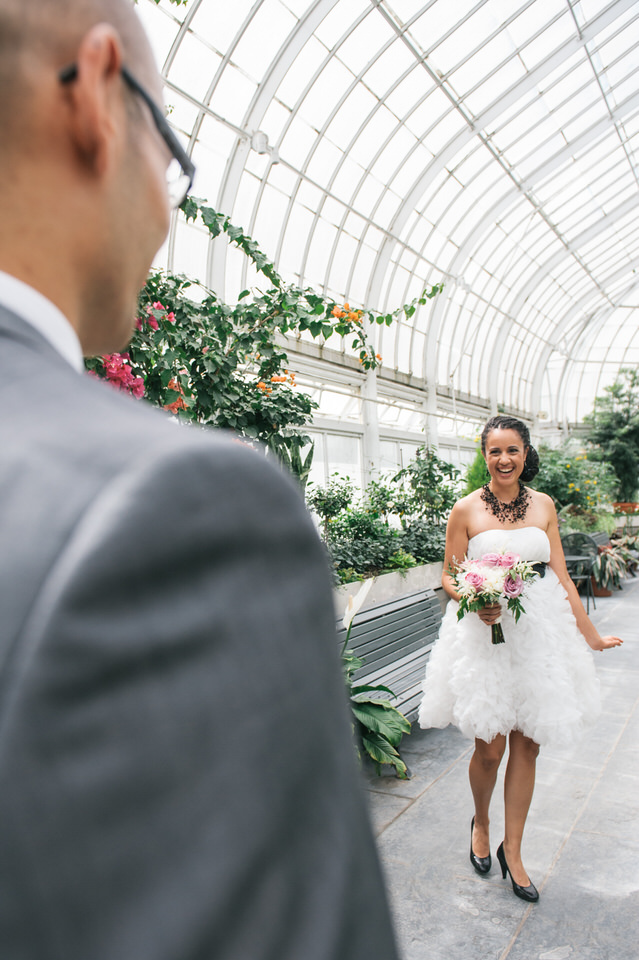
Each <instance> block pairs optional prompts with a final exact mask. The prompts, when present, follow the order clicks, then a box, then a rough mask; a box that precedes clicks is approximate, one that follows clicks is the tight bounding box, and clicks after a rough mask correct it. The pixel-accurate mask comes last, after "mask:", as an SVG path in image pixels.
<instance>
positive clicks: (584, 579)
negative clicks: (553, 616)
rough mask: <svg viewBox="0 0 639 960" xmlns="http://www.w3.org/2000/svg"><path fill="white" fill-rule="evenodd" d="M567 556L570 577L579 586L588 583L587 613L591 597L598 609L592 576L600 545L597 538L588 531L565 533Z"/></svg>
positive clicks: (564, 543)
mask: <svg viewBox="0 0 639 960" xmlns="http://www.w3.org/2000/svg"><path fill="white" fill-rule="evenodd" d="M561 544H562V546H563V548H564V555H565V557H566V566H567V567H568V573H569V575H570V579H571V580H572V582H573V583H574V584H575V586H576V587H577V588H579V585H580V584H582V583H584V584H585V585H586V613H590V598H591V597H592V605H593V607H594V608H595V610H596V609H597V604H596V603H595V595H594V592H593V589H592V576H593V570H594V566H595V559H596V557H597V551H598V549H599V548H598V546H597V543H596V542H595V540H593V538H592V537H591V536H590V535H589V534H587V533H564V534H563V536H562V538H561Z"/></svg>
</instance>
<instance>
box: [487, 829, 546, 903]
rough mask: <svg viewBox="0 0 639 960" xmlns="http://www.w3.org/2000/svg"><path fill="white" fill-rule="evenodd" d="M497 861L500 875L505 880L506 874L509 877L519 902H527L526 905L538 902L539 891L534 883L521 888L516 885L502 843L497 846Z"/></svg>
mask: <svg viewBox="0 0 639 960" xmlns="http://www.w3.org/2000/svg"><path fill="white" fill-rule="evenodd" d="M497 859H498V860H499V864H500V866H501V875H502V877H503V878H504V880H505V879H506V874H508V875H509V877H510V882H511V883H512V885H513V893H514V894H515V896H516V897H519V898H520V900H527V901H528V903H536V902H537V900H539V891H538V890H537V887H536V886H535V884H534V883H530V884H529V885H528V886H527V887H522V886H520V885H519V884H518V883H515V881H514V880H513V875H512V873H511V872H510V868H509V866H508V864H507V863H506V855H505V853H504V844H503V842H502V843H500V844H499V850H498V851H497Z"/></svg>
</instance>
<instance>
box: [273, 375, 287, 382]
mask: <svg viewBox="0 0 639 960" xmlns="http://www.w3.org/2000/svg"><path fill="white" fill-rule="evenodd" d="M271 383H286V377H275V376H273V377H271Z"/></svg>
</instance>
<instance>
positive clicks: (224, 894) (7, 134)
mask: <svg viewBox="0 0 639 960" xmlns="http://www.w3.org/2000/svg"><path fill="white" fill-rule="evenodd" d="M160 103H161V84H160V79H159V76H158V74H157V71H156V69H155V67H154V65H153V60H152V56H151V52H150V49H149V46H148V43H147V41H146V38H145V37H144V34H143V32H142V30H141V28H140V26H139V24H138V21H137V19H136V17H135V15H134V13H133V9H132V7H131V4H130V3H129V0H0V130H1V132H2V136H1V137H0V271H1V272H0V404H1V409H2V411H3V414H2V419H1V421H0V543H1V544H2V554H3V559H2V564H1V568H0V611H1V615H2V626H1V627H0V955H1V956H2V957H3V958H5V957H6V958H7V960H54V958H55V960H129V958H130V960H267V958H268V960H375V958H379V960H393V958H394V957H395V956H396V953H395V947H394V942H393V936H392V931H391V926H390V922H389V919H388V910H387V906H386V901H385V896H384V891H383V886H382V883H381V879H380V872H379V865H378V862H377V857H376V853H375V849H374V844H373V840H372V836H371V832H370V826H369V823H368V816H367V812H366V809H365V806H364V802H363V796H362V791H361V788H360V785H359V783H358V778H357V773H356V770H355V768H354V761H353V756H352V745H351V742H350V730H349V721H348V716H347V709H346V703H345V697H344V690H343V684H342V678H341V676H340V671H339V666H338V662H337V656H336V645H335V636H334V618H333V611H332V603H331V593H330V585H329V580H328V574H327V570H326V566H325V562H324V559H323V554H322V550H321V546H320V544H319V542H318V540H317V538H316V536H315V534H314V531H313V527H312V524H311V523H310V521H309V519H308V517H307V516H306V513H305V510H304V506H303V503H302V501H301V499H300V498H299V495H298V494H297V492H296V490H295V489H294V487H293V485H292V483H289V482H287V481H286V480H285V479H283V478H282V477H281V476H280V475H279V474H278V473H277V472H276V471H275V470H273V469H272V468H271V467H269V466H268V464H267V463H266V462H265V461H264V459H263V458H261V457H260V456H258V455H256V454H255V453H253V452H252V451H250V450H248V449H246V448H245V447H243V446H242V445H240V444H237V443H234V442H232V441H230V440H227V439H225V438H223V437H219V436H216V435H213V434H210V433H205V432H202V431H197V430H191V429H175V427H173V426H172V425H170V424H168V423H167V422H166V420H165V418H163V416H162V415H160V414H158V413H157V412H156V411H153V410H151V409H150V408H147V407H145V406H144V405H143V404H141V403H140V404H138V403H136V402H135V401H133V400H131V399H129V398H126V397H122V396H120V395H118V394H116V393H115V392H114V391H112V390H111V389H110V388H109V387H108V386H106V385H105V384H101V383H98V382H96V381H94V380H92V379H91V378H89V377H85V376H83V375H82V372H81V371H82V363H81V354H82V353H84V354H85V355H92V354H97V353H106V352H112V351H115V350H117V349H120V348H122V347H123V346H124V344H125V343H126V341H127V339H128V337H129V336H130V333H131V327H132V322H133V318H134V315H135V303H136V295H137V291H138V289H139V288H140V287H141V285H142V284H143V282H144V280H145V276H146V272H147V270H148V267H149V265H150V262H151V260H152V257H153V255H154V253H155V251H156V250H157V248H158V247H159V246H160V244H161V243H162V241H163V239H164V237H165V235H166V231H167V227H168V222H169V215H170V202H171V199H172V200H173V202H174V203H179V201H180V199H181V198H180V189H181V186H180V185H181V184H182V182H183V181H184V180H185V179H186V180H187V181H188V178H189V176H190V174H191V173H192V171H189V169H188V162H185V158H184V157H183V155H182V154H181V153H180V151H179V149H178V150H175V148H174V145H172V143H171V138H170V136H169V137H168V138H167V136H166V130H165V129H164V127H163V125H162V122H161V117H160V118H159V119H158V110H157V107H158V105H159V104H160ZM171 152H173V153H177V155H178V160H179V161H180V162H181V164H182V170H181V171H179V172H178V177H177V179H176V180H174V181H173V182H172V183H171V184H169V185H167V169H170V167H169V164H170V161H171V159H172V157H171Z"/></svg>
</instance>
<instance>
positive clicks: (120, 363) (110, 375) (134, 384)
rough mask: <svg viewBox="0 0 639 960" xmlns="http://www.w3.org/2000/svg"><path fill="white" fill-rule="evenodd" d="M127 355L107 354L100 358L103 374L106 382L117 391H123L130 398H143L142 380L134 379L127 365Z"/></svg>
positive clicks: (140, 378)
mask: <svg viewBox="0 0 639 960" xmlns="http://www.w3.org/2000/svg"><path fill="white" fill-rule="evenodd" d="M128 360H129V355H128V353H107V354H105V356H103V357H102V363H103V365H104V374H105V377H106V379H107V381H108V382H109V383H110V384H112V386H114V387H115V388H116V389H117V390H123V391H124V392H125V393H130V394H132V396H134V397H137V398H138V399H139V398H140V397H143V396H144V379H143V377H136V376H134V374H133V371H132V370H131V367H130V366H129V364H128V362H127V361H128Z"/></svg>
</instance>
